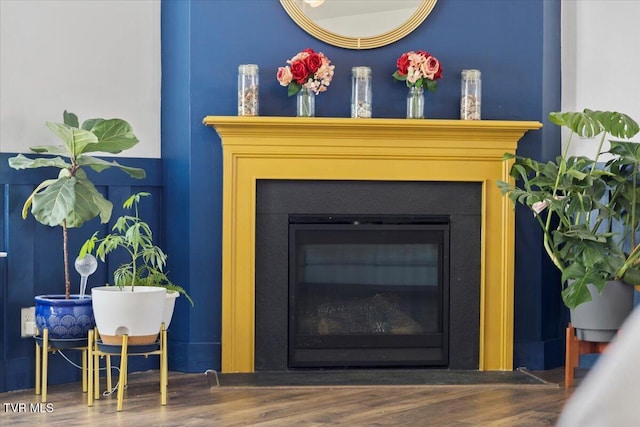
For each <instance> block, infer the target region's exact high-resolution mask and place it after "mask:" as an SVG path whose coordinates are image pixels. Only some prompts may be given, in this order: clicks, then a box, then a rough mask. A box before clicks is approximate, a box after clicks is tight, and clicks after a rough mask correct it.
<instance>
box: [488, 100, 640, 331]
mask: <svg viewBox="0 0 640 427" xmlns="http://www.w3.org/2000/svg"><path fill="white" fill-rule="evenodd" d="M549 119H550V120H551V122H553V123H555V124H556V125H559V126H562V127H565V128H567V129H569V130H570V131H571V134H570V136H569V139H568V141H567V143H566V146H565V147H564V150H563V153H562V155H561V156H559V157H558V158H557V159H556V160H555V161H550V162H547V163H541V162H538V161H536V160H534V159H531V158H527V157H522V156H515V155H511V154H506V155H505V159H513V161H514V163H513V166H512V167H511V173H510V174H511V176H512V177H513V178H514V179H515V180H516V184H515V185H513V184H511V183H507V182H499V183H498V186H499V187H500V190H501V191H502V193H503V194H505V195H508V197H509V198H510V199H511V200H512V201H513V203H514V204H517V203H519V204H522V205H524V206H527V207H528V208H529V209H530V210H531V212H532V213H533V215H534V216H535V219H536V222H537V223H538V225H539V226H540V228H541V230H542V233H543V246H544V249H545V251H546V252H547V255H548V256H549V258H550V259H551V261H552V262H553V264H554V265H555V266H556V267H557V268H558V269H559V270H560V272H561V273H562V284H561V286H562V299H563V301H564V303H565V305H566V306H567V307H569V308H570V309H572V323H574V326H576V327H577V328H580V326H577V325H575V323H576V322H575V319H574V314H578V315H579V314H581V313H582V312H584V311H585V310H587V309H588V308H587V307H588V305H586V304H584V303H586V302H590V301H592V300H594V301H593V302H594V303H595V300H596V299H597V300H599V299H600V298H599V297H600V295H602V294H608V293H617V290H620V292H621V293H622V295H623V299H624V302H623V303H622V305H623V306H624V308H625V310H626V312H623V313H621V314H620V316H619V318H618V319H611V321H610V322H609V323H610V324H612V325H616V324H617V325H618V326H619V324H621V322H622V321H623V320H624V319H625V318H626V315H627V314H628V312H629V311H631V309H632V308H633V287H632V286H629V285H639V284H640V266H639V265H638V263H639V261H640V260H639V257H640V244H639V242H640V234H638V233H639V231H640V230H639V228H640V176H639V165H640V143H637V142H631V141H629V139H630V138H633V137H634V136H636V135H637V134H638V131H639V127H638V123H637V122H635V121H634V120H633V119H632V118H631V117H629V116H628V115H626V114H622V113H618V112H611V111H592V110H588V109H586V110H584V111H582V112H555V113H551V114H550V115H549ZM576 137H578V138H581V139H582V140H583V142H584V143H592V141H593V139H592V138H595V137H597V138H596V139H595V141H596V143H597V144H598V145H597V149H596V153H595V157H594V158H588V157H584V156H570V155H569V154H568V153H569V150H570V147H571V144H574V143H575V141H574V140H575V139H576ZM611 137H613V138H616V139H615V140H610V141H609V142H610V148H609V149H608V150H606V151H605V149H604V147H605V144H604V142H605V141H607V140H608V139H609V138H611ZM584 138H587V140H586V141H585V140H584ZM618 139H623V140H618ZM605 154H606V156H607V158H608V159H603V157H604V156H603V155H605ZM602 161H603V162H604V163H602ZM598 311H600V312H601V311H602V309H598ZM591 316H592V315H591V314H588V315H587V317H591ZM587 329H588V328H587ZM606 329H609V327H607V328H606ZM616 329H617V327H612V328H611V331H609V332H603V335H602V336H599V337H594V338H593V339H590V338H587V337H580V336H579V338H581V339H587V340H590V341H604V340H607V339H606V338H605V337H606V336H608V337H612V334H614V333H615V330H616ZM596 335H601V334H598V333H596Z"/></svg>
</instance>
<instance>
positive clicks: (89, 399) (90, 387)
mask: <svg viewBox="0 0 640 427" xmlns="http://www.w3.org/2000/svg"><path fill="white" fill-rule="evenodd" d="M93 339H94V338H93V330H90V331H89V336H88V338H87V350H88V351H87V363H88V365H89V367H88V368H87V381H88V386H87V406H93V386H94V381H93V378H94V377H93V372H94V370H97V368H98V367H97V366H95V364H94V355H93ZM83 377H84V376H83Z"/></svg>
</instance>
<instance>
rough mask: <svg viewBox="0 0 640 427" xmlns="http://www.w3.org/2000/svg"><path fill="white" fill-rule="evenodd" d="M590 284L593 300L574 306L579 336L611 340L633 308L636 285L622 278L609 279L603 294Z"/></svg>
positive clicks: (600, 340) (574, 319)
mask: <svg viewBox="0 0 640 427" xmlns="http://www.w3.org/2000/svg"><path fill="white" fill-rule="evenodd" d="M588 287H589V291H590V292H591V298H592V300H591V301H589V302H586V303H584V304H580V305H579V306H577V307H576V308H575V309H573V310H571V325H572V326H573V327H574V328H575V329H576V337H577V338H578V339H579V340H583V341H594V342H609V341H611V340H612V339H613V338H614V337H615V335H616V333H617V332H618V329H619V328H620V326H621V325H622V323H623V322H624V321H625V319H626V318H627V316H628V315H629V314H630V313H631V311H632V310H633V291H634V287H633V286H631V285H628V284H626V283H624V282H623V281H621V280H614V281H609V282H607V285H606V286H605V287H604V289H603V290H602V294H599V293H598V290H597V288H596V287H595V286H593V285H588Z"/></svg>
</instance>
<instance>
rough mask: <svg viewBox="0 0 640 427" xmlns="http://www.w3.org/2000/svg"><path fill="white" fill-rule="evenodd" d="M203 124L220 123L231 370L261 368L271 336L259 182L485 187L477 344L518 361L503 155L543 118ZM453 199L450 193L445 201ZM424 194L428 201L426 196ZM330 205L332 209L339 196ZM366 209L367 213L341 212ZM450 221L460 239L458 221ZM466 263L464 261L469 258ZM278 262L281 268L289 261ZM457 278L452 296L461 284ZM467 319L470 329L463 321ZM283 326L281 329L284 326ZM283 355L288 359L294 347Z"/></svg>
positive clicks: (498, 366) (225, 342)
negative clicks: (265, 311)
mask: <svg viewBox="0 0 640 427" xmlns="http://www.w3.org/2000/svg"><path fill="white" fill-rule="evenodd" d="M204 123H205V124H207V125H211V126H213V127H215V130H216V132H217V133H218V134H219V135H220V137H221V141H222V150H223V169H224V173H223V198H222V201H223V206H222V208H223V237H222V284H221V286H222V319H221V321H222V323H221V334H222V335H221V365H222V366H221V369H222V371H223V372H253V371H255V370H256V369H257V368H258V366H259V360H258V359H257V355H258V348H259V345H261V341H262V339H260V338H259V334H258V329H259V328H260V327H261V326H262V325H261V320H260V317H259V316H260V313H259V311H258V307H257V306H256V300H257V299H258V298H259V297H260V296H259V293H260V292H262V291H260V290H259V288H260V287H259V283H258V282H257V281H256V278H257V277H258V276H259V274H258V272H259V270H260V269H261V268H264V267H265V262H264V260H263V261H260V260H258V259H257V257H256V254H257V252H258V251H257V248H258V246H259V245H261V244H262V242H261V241H260V240H262V239H263V237H259V236H258V235H257V234H256V231H257V229H258V228H259V227H260V225H259V224H258V222H259V219H258V215H257V204H256V190H257V183H258V182H259V181H260V180H274V181H282V182H287V181H289V180H302V181H308V182H314V181H317V180H346V181H352V182H366V181H381V182H394V181H405V182H442V183H446V182H467V183H474V184H476V185H478V186H479V187H480V195H481V196H480V197H481V203H480V206H481V209H480V218H481V220H480V221H481V225H480V230H481V239H480V284H479V286H478V287H477V290H478V293H479V302H480V303H479V319H480V321H479V325H478V328H477V329H478V330H477V331H476V333H477V334H478V336H479V339H478V340H477V341H476V344H475V345H476V348H475V351H476V352H477V353H478V357H477V358H476V360H477V362H476V363H477V369H480V370H511V369H512V368H513V243H514V241H513V237H514V230H513V228H514V214H513V206H512V205H511V204H510V202H509V200H507V199H506V198H505V197H502V195H501V194H500V191H499V190H498V188H497V186H496V181H497V180H509V168H510V165H511V162H510V161H509V160H504V159H503V155H504V153H506V152H509V153H514V152H515V149H516V146H517V142H518V140H519V139H520V138H521V137H522V136H523V134H524V133H525V132H526V131H528V130H534V129H539V128H540V127H541V126H542V124H541V123H539V122H535V121H500V120H466V121H465V120H462V121H461V120H405V119H382V118H372V119H367V120H353V119H348V118H329V117H314V118H299V117H293V118H291V117H223V116H208V117H205V119H204ZM287 197H288V195H285V196H284V198H285V199H286V198H287ZM374 198H375V197H374ZM409 198H411V197H409ZM453 198H455V197H447V198H445V199H444V201H449V200H450V199H453ZM315 200H316V199H315V198H313V197H312V198H311V201H310V202H309V203H308V205H314V201H315ZM415 200H416V201H419V198H416V199H415ZM365 202H366V201H365ZM323 206H324V207H325V208H327V207H330V206H331V201H329V203H323ZM387 206H391V205H387ZM318 212H320V211H316V213H318ZM336 212H339V211H336ZM363 212H364V213H367V212H365V211H359V212H342V213H357V214H361V213H363ZM320 213H329V214H331V213H334V212H331V211H329V212H320ZM451 225H452V228H451V245H452V246H453V244H454V227H453V225H454V224H453V220H452V222H451ZM275 227H276V228H277V227H283V228H284V230H285V231H284V235H285V236H286V235H287V232H286V229H287V227H288V220H287V219H285V220H284V221H281V222H280V221H279V222H278V223H277V224H275ZM463 237H464V234H463ZM281 251H285V253H286V252H287V241H286V239H285V242H284V246H283V247H282V246H280V243H278V242H275V243H272V247H271V249H270V251H269V252H274V253H277V252H281ZM285 259H286V256H285ZM453 262H454V260H453V259H450V263H451V267H450V271H451V272H453V271H454V266H453ZM462 263H463V266H464V259H463V260H462ZM271 268H275V269H276V270H278V269H279V268H280V266H277V265H275V266H272V267H271ZM276 273H278V274H276V276H275V277H279V279H282V281H284V282H285V283H287V280H288V279H287V274H288V273H287V272H286V271H284V272H280V271H276ZM280 274H283V275H284V277H283V278H282V277H280V276H279V275H280ZM271 276H272V277H274V276H273V275H271ZM278 281H280V280H278ZM450 285H451V287H450V292H451V293H452V294H453V292H454V291H455V287H454V286H453V282H451V283H450ZM280 292H281V291H280V290H278V287H276V289H274V290H272V293H273V294H274V295H273V297H275V296H278V297H279V296H281V295H278V294H279V293H280ZM284 292H285V293H286V292H287V291H286V289H285V291H284ZM451 297H453V296H452V295H451ZM284 300H285V301H286V294H285V298H284ZM454 307H455V305H451V306H450V308H451V310H450V313H449V314H450V319H451V320H450V336H451V338H450V340H449V343H450V348H449V360H450V365H449V366H450V367H451V361H452V357H453V354H454V353H456V354H457V353H458V352H457V351H455V352H454V349H453V346H454V344H456V343H458V342H460V341H464V340H460V339H459V338H456V337H455V336H454V334H455V331H454V330H453V328H454V326H455V322H453V318H454V316H453V308H454ZM287 310H288V307H287V306H285V307H284V308H282V311H283V312H284V313H287ZM277 311H280V309H278V310H277ZM285 318H286V315H285ZM461 326H463V327H464V326H465V325H464V320H463V324H462V325H461ZM275 327H280V326H279V325H278V324H275ZM278 336H280V334H278ZM284 337H285V341H284V342H275V343H273V345H277V346H282V345H284V348H285V349H286V333H285V334H284ZM278 339H281V338H278ZM283 359H284V360H285V362H284V363H285V366H286V350H285V356H284V357H283Z"/></svg>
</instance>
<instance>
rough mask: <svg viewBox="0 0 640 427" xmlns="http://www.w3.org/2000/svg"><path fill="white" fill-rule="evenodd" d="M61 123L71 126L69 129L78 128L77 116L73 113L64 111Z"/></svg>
mask: <svg viewBox="0 0 640 427" xmlns="http://www.w3.org/2000/svg"><path fill="white" fill-rule="evenodd" d="M62 121H63V122H64V124H65V125H67V126H71V127H74V128H78V127H80V126H79V125H78V116H76V115H75V114H73V113H69V112H67V110H64V113H62Z"/></svg>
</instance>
